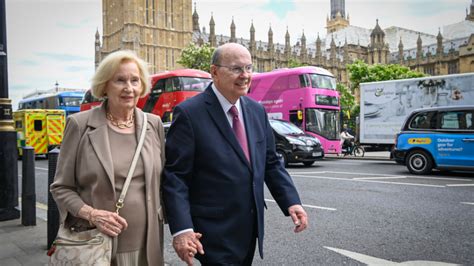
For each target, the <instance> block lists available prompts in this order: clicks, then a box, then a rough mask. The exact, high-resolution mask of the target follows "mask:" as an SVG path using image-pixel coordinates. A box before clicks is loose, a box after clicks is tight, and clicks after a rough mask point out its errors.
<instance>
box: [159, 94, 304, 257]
mask: <svg viewBox="0 0 474 266" xmlns="http://www.w3.org/2000/svg"><path fill="white" fill-rule="evenodd" d="M240 103H241V106H242V113H243V116H244V122H245V129H246V133H247V139H248V146H249V151H250V157H251V162H250V163H249V162H248V161H247V159H246V158H245V155H244V152H243V150H242V148H241V147H240V145H239V143H238V141H237V138H236V137H235V135H234V133H233V131H232V128H231V126H230V124H229V122H228V120H227V117H226V114H225V113H224V111H223V109H222V107H221V105H220V103H219V100H218V99H217V96H216V95H215V93H214V92H213V90H212V88H211V86H209V87H208V88H207V89H206V90H205V91H204V92H203V93H201V94H199V95H197V96H195V97H193V98H191V99H188V100H187V101H185V102H183V103H181V104H180V105H178V106H176V108H175V109H174V113H173V122H172V125H171V127H170V130H169V132H168V134H167V139H166V165H165V169H164V173H163V174H164V177H163V178H164V180H163V200H164V205H165V210H166V215H167V218H168V223H169V226H170V230H171V233H172V234H174V233H176V232H179V231H181V230H183V229H187V228H193V229H194V231H195V232H199V233H202V235H203V236H202V238H201V242H202V244H203V247H204V251H205V253H206V254H205V256H206V261H210V262H229V261H239V259H243V258H244V257H245V255H246V254H247V251H248V248H249V246H250V242H251V240H252V239H251V238H252V236H254V235H253V231H252V229H253V228H254V225H255V220H256V221H257V227H255V228H258V232H256V233H255V234H256V235H257V236H258V247H259V252H260V256H261V257H262V258H263V250H262V245H263V235H264V226H263V212H264V210H263V208H264V206H265V207H266V205H265V201H264V192H263V191H264V188H263V183H264V182H265V183H266V184H267V187H268V188H269V190H270V192H271V194H272V196H273V198H274V199H275V200H276V202H277V203H278V205H279V207H280V208H281V210H282V211H283V213H284V214H285V215H287V216H288V215H289V214H288V207H290V206H291V205H294V204H301V202H300V198H299V196H298V193H297V191H296V189H295V186H294V184H293V182H292V180H291V177H290V176H289V175H288V173H287V172H286V170H285V169H284V167H283V166H282V164H281V163H280V161H279V160H278V158H277V156H276V154H275V143H274V137H273V133H272V129H271V127H270V124H269V122H268V118H267V115H266V113H265V110H264V108H263V106H261V105H260V104H258V103H257V102H255V101H253V100H252V99H250V98H248V97H245V96H243V97H241V98H240ZM255 213H256V215H255Z"/></svg>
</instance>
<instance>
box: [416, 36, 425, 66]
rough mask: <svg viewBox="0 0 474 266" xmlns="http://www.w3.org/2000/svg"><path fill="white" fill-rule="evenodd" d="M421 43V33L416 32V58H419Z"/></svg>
mask: <svg viewBox="0 0 474 266" xmlns="http://www.w3.org/2000/svg"><path fill="white" fill-rule="evenodd" d="M422 44H423V42H422V41H421V33H418V39H417V40H416V59H417V60H419V59H421V56H422Z"/></svg>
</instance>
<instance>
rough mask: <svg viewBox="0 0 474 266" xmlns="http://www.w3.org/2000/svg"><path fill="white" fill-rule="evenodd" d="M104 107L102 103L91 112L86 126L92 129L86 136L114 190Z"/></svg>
mask: <svg viewBox="0 0 474 266" xmlns="http://www.w3.org/2000/svg"><path fill="white" fill-rule="evenodd" d="M105 105H106V104H105V103H103V104H102V106H101V107H100V108H95V109H93V110H92V111H91V112H92V114H91V116H90V118H89V120H88V121H87V125H88V126H89V127H91V128H93V129H92V130H90V131H89V132H88V136H89V140H90V142H91V144H92V147H93V149H94V151H95V153H96V155H97V158H98V159H99V162H100V163H101V164H102V166H103V167H104V169H105V172H106V173H107V176H108V178H109V180H110V183H111V184H112V187H114V188H115V177H114V167H113V161H112V153H111V151H110V143H109V134H108V128H107V119H106V118H105V113H106V111H105ZM114 191H115V190H114Z"/></svg>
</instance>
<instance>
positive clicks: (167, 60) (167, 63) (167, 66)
mask: <svg viewBox="0 0 474 266" xmlns="http://www.w3.org/2000/svg"><path fill="white" fill-rule="evenodd" d="M169 63H170V58H169V51H168V49H166V64H165V65H166V69H169Z"/></svg>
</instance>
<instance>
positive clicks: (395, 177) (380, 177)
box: [352, 176, 406, 180]
mask: <svg viewBox="0 0 474 266" xmlns="http://www.w3.org/2000/svg"><path fill="white" fill-rule="evenodd" d="M403 178H406V176H374V177H356V178H352V179H354V180H371V179H403Z"/></svg>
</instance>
